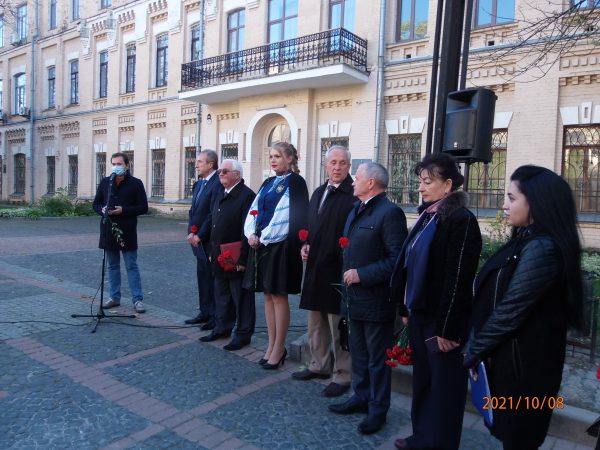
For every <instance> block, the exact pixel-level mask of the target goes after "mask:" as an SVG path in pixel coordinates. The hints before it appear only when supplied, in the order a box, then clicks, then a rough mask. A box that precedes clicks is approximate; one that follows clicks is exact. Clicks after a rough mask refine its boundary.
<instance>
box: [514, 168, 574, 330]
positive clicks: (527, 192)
mask: <svg viewBox="0 0 600 450" xmlns="http://www.w3.org/2000/svg"><path fill="white" fill-rule="evenodd" d="M510 180H511V181H514V182H515V183H517V185H518V188H519V190H520V191H521V192H522V193H523V195H524V196H525V198H526V199H527V202H528V203H529V218H530V220H531V222H532V223H533V224H534V225H533V226H534V227H535V229H536V230H539V231H540V232H541V233H543V234H546V235H548V236H550V237H551V238H552V239H553V240H554V242H555V243H556V245H557V246H558V248H559V249H560V253H561V256H562V263H563V277H564V279H565V280H566V282H567V291H568V300H567V306H568V308H567V312H566V313H567V317H568V323H569V325H571V326H572V327H575V328H579V327H581V323H582V305H583V286H582V280H581V243H580V241H579V232H578V229H577V211H576V208H575V200H574V199H573V193H572V192H571V188H570V187H569V185H568V183H567V182H566V181H565V180H564V179H563V178H562V177H560V176H559V175H557V174H556V173H554V172H553V171H551V170H549V169H546V168H544V167H539V166H533V165H526V166H521V167H519V168H518V169H517V170H515V171H514V173H513V174H512V175H511V177H510Z"/></svg>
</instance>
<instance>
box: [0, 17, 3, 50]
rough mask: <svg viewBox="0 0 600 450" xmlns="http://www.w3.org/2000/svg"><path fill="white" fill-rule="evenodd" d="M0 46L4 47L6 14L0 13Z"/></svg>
mask: <svg viewBox="0 0 600 450" xmlns="http://www.w3.org/2000/svg"><path fill="white" fill-rule="evenodd" d="M0 47H4V14H0Z"/></svg>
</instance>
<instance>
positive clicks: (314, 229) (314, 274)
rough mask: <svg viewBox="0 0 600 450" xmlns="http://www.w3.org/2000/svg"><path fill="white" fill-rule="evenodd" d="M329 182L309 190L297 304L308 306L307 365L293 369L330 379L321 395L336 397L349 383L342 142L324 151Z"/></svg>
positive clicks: (348, 192) (347, 183)
mask: <svg viewBox="0 0 600 450" xmlns="http://www.w3.org/2000/svg"><path fill="white" fill-rule="evenodd" d="M325 170H326V171H327V176H328V180H327V182H326V183H324V184H323V185H321V186H319V187H318V188H317V189H316V190H315V192H314V193H313V195H312V197H311V199H310V203H309V205H308V239H307V240H306V242H305V243H304V245H303V246H302V250H301V255H302V259H303V260H304V261H307V263H306V271H305V273H304V284H303V286H302V296H301V298H300V308H302V309H306V310H308V345H309V348H310V354H311V359H310V363H309V365H308V367H307V368H306V369H304V370H302V371H299V372H295V373H293V374H292V377H293V378H295V379H296V380H310V379H313V378H329V376H330V374H331V373H332V364H331V362H332V361H331V354H332V353H333V378H332V380H331V383H329V385H327V387H325V389H324V390H323V392H322V394H323V395H324V396H325V397H338V396H340V395H342V394H343V393H344V392H346V391H347V390H348V388H349V387H350V379H351V371H352V362H351V359H350V353H349V352H347V351H345V350H342V348H341V347H340V333H339V330H338V324H339V322H340V303H341V295H340V289H339V286H336V284H337V285H339V283H340V276H341V274H342V252H341V251H340V247H339V244H338V241H339V239H340V237H342V235H343V232H344V225H345V223H346V217H348V213H349V212H350V210H351V209H352V207H353V206H354V201H355V200H356V199H355V197H354V195H353V189H352V177H351V176H350V173H349V172H350V152H349V151H348V150H347V149H346V148H345V147H342V146H339V145H336V146H333V147H331V148H330V149H329V150H328V151H327V154H326V155H325Z"/></svg>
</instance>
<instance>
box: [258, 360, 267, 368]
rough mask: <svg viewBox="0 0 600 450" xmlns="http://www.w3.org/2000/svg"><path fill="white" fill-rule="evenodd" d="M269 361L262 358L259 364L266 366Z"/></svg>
mask: <svg viewBox="0 0 600 450" xmlns="http://www.w3.org/2000/svg"><path fill="white" fill-rule="evenodd" d="M268 361H269V360H268V359H265V358H260V359H259V360H258V364H259V365H261V366H264V365H265V364H266V363H267V362H268Z"/></svg>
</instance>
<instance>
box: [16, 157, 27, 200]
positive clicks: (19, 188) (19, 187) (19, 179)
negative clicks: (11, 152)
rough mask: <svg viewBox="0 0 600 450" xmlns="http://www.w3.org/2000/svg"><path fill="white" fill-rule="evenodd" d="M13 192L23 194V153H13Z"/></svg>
mask: <svg viewBox="0 0 600 450" xmlns="http://www.w3.org/2000/svg"><path fill="white" fill-rule="evenodd" d="M15 194H20V195H25V154H24V153H17V154H16V155H15Z"/></svg>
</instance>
